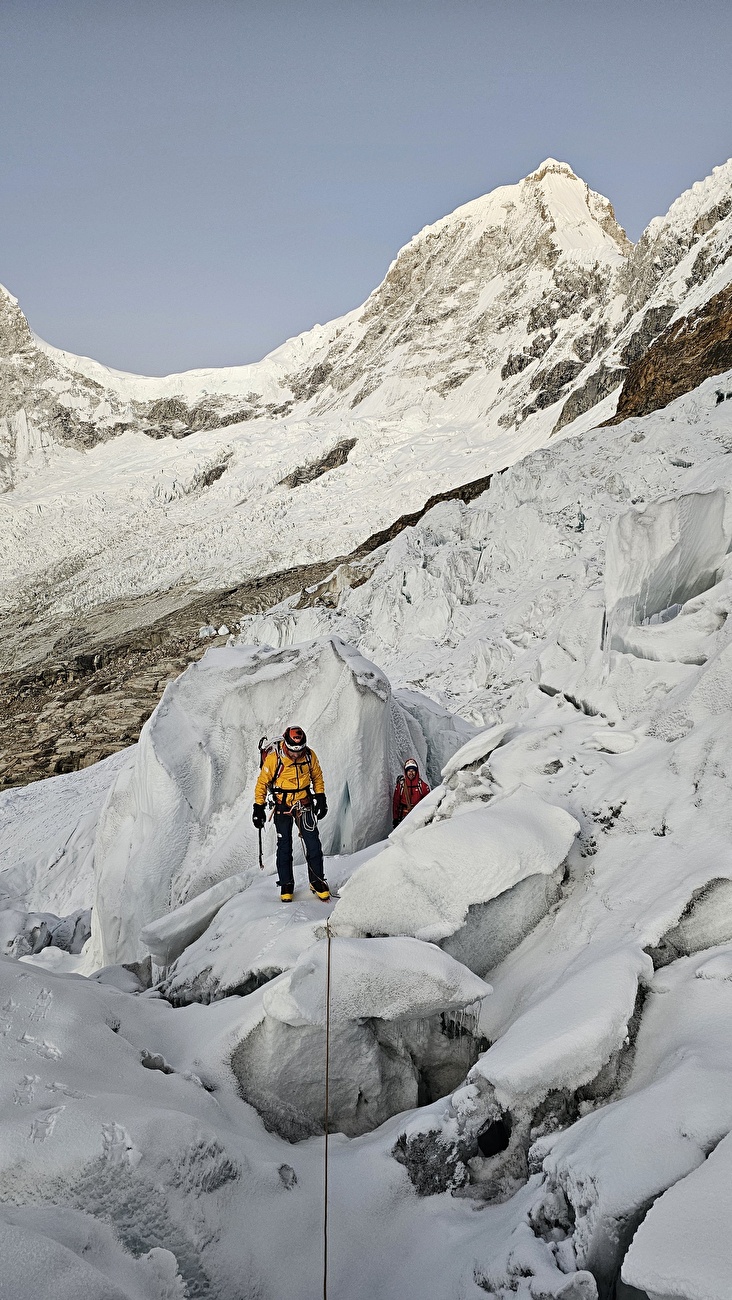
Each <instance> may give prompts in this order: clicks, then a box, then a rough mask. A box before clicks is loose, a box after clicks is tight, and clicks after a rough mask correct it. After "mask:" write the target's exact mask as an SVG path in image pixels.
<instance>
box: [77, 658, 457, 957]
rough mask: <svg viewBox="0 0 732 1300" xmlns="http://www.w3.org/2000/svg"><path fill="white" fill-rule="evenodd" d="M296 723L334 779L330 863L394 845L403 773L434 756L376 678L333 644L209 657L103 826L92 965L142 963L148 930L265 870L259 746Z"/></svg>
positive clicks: (169, 695)
mask: <svg viewBox="0 0 732 1300" xmlns="http://www.w3.org/2000/svg"><path fill="white" fill-rule="evenodd" d="M293 722H296V723H298V724H299V725H301V726H303V727H304V728H305V730H306V732H307V734H308V739H309V742H310V743H311V745H312V747H313V749H314V750H315V751H316V753H317V754H318V757H319V758H320V761H321V764H322V767H323V772H324V776H325V783H326V790H327V794H328V801H329V806H330V811H329V814H328V818H327V820H326V821H324V822H323V824H322V838H323V847H324V849H325V852H326V853H327V854H332V853H352V852H355V851H357V850H359V849H361V848H363V847H365V846H366V845H368V844H371V843H374V842H376V841H377V840H379V839H383V838H384V837H385V835H386V834H387V833H388V830H389V829H390V826H391V803H390V798H391V790H392V787H393V781H394V779H395V776H396V774H397V773H398V771H399V770H400V768H401V765H402V763H403V762H404V759H405V758H406V757H407V755H409V754H412V753H416V755H417V756H418V758H419V759H420V761H421V762H422V764H423V765H426V764H427V759H428V753H427V744H426V741H425V738H424V734H423V731H422V728H421V727H420V725H419V722H418V721H417V720H416V716H415V712H414V709H412V710H411V711H410V712H407V711H406V710H405V709H404V708H403V707H402V706H401V705H400V704H399V703H398V702H397V701H395V700H394V698H393V696H392V693H391V687H390V685H389V682H388V680H387V678H386V677H385V676H384V675H383V674H382V673H381V672H380V671H379V669H377V668H375V667H374V665H373V664H370V663H369V662H368V661H367V660H365V659H364V658H362V657H361V656H360V655H359V654H358V653H357V652H356V651H355V650H353V648H352V647H350V646H347V645H346V644H344V643H343V642H342V641H340V640H338V638H336V637H328V638H324V639H323V640H320V641H314V642H310V643H308V644H305V645H301V646H293V647H288V648H286V649H283V650H272V649H269V648H256V649H255V648H252V647H246V646H244V647H224V648H221V649H212V650H210V651H209V652H208V654H207V655H205V656H204V658H203V659H202V660H201V661H200V662H199V663H197V664H194V665H193V666H192V667H191V668H189V669H188V671H187V672H186V673H184V674H183V676H182V677H180V678H179V679H178V680H177V681H176V682H174V683H173V684H172V685H171V686H169V687H168V688H167V690H166V692H165V694H164V696H163V699H162V700H161V702H160V704H159V706H158V708H157V709H156V710H155V713H154V714H153V715H152V717H151V718H150V720H149V722H148V723H147V724H146V726H145V728H144V729H143V732H142V735H141V737H140V742H139V745H138V748H137V753H136V757H135V761H134V764H132V765H131V766H129V767H127V768H125V770H124V771H123V772H121V773H120V775H119V777H118V779H117V781H116V782H115V784H114V786H113V788H112V790H111V792H110V795H109V797H108V800H107V803H106V805H105V808H104V810H103V813H102V816H101V818H100V822H99V827H98V831H97V837H96V843H95V899H94V934H93V944H92V953H91V955H90V960H91V962H92V963H93V964H94V965H95V966H100V965H109V964H112V963H118V962H123V961H136V960H139V959H140V958H142V957H144V956H145V951H146V950H145V948H144V947H143V946H142V945H141V943H140V938H139V936H140V930H141V928H142V927H143V926H144V925H145V924H146V923H147V922H150V921H152V920H155V919H156V918H158V917H160V916H162V915H163V914H165V913H166V912H167V911H168V910H169V909H170V908H171V907H177V906H179V905H180V904H181V903H183V902H185V901H186V900H187V899H190V898H193V897H195V896H196V895H198V894H200V893H201V892H202V891H204V890H206V889H208V888H209V887H210V886H211V885H214V884H216V883H217V882H218V881H221V880H224V879H225V878H227V877H229V876H232V875H234V874H236V873H240V872H247V871H249V870H252V869H254V870H256V869H257V835H256V831H255V830H254V828H253V826H252V823H251V805H252V799H253V790H254V782H255V779H256V776H257V773H258V770H259V753H258V741H259V738H260V737H261V736H262V735H265V734H266V735H268V736H276V735H278V734H281V732H282V731H283V730H284V728H285V727H286V726H287V725H288V724H289V723H293ZM460 739H461V737H460V736H458V735H457V734H455V735H454V743H453V748H457V746H458V744H459V743H460Z"/></svg>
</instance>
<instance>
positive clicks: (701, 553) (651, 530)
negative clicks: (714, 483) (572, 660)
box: [605, 488, 728, 650]
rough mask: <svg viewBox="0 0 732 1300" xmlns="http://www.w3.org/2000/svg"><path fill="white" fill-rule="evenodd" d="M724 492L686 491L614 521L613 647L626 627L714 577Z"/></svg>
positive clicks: (609, 602)
mask: <svg viewBox="0 0 732 1300" xmlns="http://www.w3.org/2000/svg"><path fill="white" fill-rule="evenodd" d="M724 514H725V493H724V491H723V490H722V489H721V488H718V489H716V490H715V491H712V492H686V493H684V494H683V495H681V496H676V497H668V498H666V499H663V498H662V499H660V500H658V501H652V502H650V503H649V505H647V506H646V507H645V508H644V509H642V510H634V509H631V510H628V511H626V512H625V513H624V514H621V515H618V516H617V517H616V518H615V519H614V520H613V521H612V523H611V525H610V530H609V533H608V541H607V550H606V570H605V598H606V608H607V628H608V640H609V645H610V649H616V650H624V649H625V641H624V639H623V630H624V628H626V627H628V626H631V625H633V624H638V623H643V622H645V621H647V620H649V619H652V618H653V617H654V616H656V615H662V614H664V613H667V612H668V613H669V614H670V613H671V612H672V611H673V610H674V607H675V606H680V605H683V604H684V603H685V602H686V601H687V600H690V599H691V597H692V596H697V595H699V593H700V592H702V591H706V590H707V589H708V588H709V587H711V586H712V585H713V584H714V582H715V580H716V573H717V570H718V568H719V566H720V565H721V564H722V561H723V560H724V557H725V554H726V552H727V547H728V538H727V536H726V534H725V527H724Z"/></svg>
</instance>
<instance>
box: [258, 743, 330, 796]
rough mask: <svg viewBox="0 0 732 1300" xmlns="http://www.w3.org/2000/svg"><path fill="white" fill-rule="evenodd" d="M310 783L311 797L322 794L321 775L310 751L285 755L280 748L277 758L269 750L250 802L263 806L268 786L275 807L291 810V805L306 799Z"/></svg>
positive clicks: (275, 752)
mask: <svg viewBox="0 0 732 1300" xmlns="http://www.w3.org/2000/svg"><path fill="white" fill-rule="evenodd" d="M278 768H279V769H280V773H279V776H278V775H277V769H278ZM275 778H276V780H275ZM311 783H312V788H313V791H314V793H315V794H325V783H324V781H323V772H322V769H321V766H320V763H319V762H318V756H317V754H316V753H315V752H314V750H312V749H308V750H305V752H304V753H302V754H288V752H287V750H286V749H285V747H284V745H280V752H279V755H278V754H277V751H276V750H274V749H273V750H272V751H271V752H270V753H269V754H268V755H267V757H266V758H265V760H264V763H263V764H262V767H261V769H260V773H259V776H258V777H257V784H256V787H255V790H254V802H255V803H259V804H263V803H264V802H265V799H266V797H267V790H268V789H269V788H270V787H271V788H272V793H273V794H274V796H275V798H276V800H277V802H278V804H284V806H285V808H292V806H293V804H296V803H300V802H301V801H302V800H303V799H307V797H308V795H309V794H310V785H311Z"/></svg>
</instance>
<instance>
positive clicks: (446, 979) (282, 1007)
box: [263, 939, 491, 1025]
mask: <svg viewBox="0 0 732 1300" xmlns="http://www.w3.org/2000/svg"><path fill="white" fill-rule="evenodd" d="M331 946H332V956H331V981H332V994H331V1019H332V1020H333V1021H345V1020H362V1019H366V1018H368V1017H372V1016H374V1017H376V1018H378V1019H379V1020H403V1019H418V1018H420V1017H424V1016H432V1015H434V1014H435V1012H437V1011H452V1010H458V1009H460V1008H462V1007H465V1006H468V1004H469V1003H471V1002H475V1001H477V1000H478V999H480V998H484V997H486V996H487V995H488V994H489V993H490V991H491V990H490V985H489V984H486V983H485V982H484V981H483V980H482V979H479V978H478V976H477V975H473V974H472V972H471V971H469V970H468V969H467V968H466V967H465V966H462V965H461V964H460V962H457V961H455V959H454V958H453V957H449V956H448V955H447V953H444V952H441V950H440V949H439V948H436V947H435V946H434V944H428V943H422V942H420V940H419V939H333V940H332V945H331ZM327 951H328V948H327V942H326V940H322V941H321V942H320V943H318V944H316V945H315V946H314V947H311V948H309V949H308V950H307V951H306V952H304V953H303V954H302V956H301V957H300V959H299V960H298V962H297V964H296V965H295V966H294V967H293V969H292V970H291V971H290V973H289V975H288V976H287V977H286V978H285V979H283V980H277V981H276V982H275V983H273V984H270V985H269V987H268V988H267V989H265V993H264V998H263V1005H264V1009H265V1011H266V1012H267V1015H269V1016H272V1017H273V1018H274V1019H275V1020H281V1021H283V1022H284V1023H285V1024H288V1025H324V1024H325V984H326V965H327Z"/></svg>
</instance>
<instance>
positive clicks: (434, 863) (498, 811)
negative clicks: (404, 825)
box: [332, 742, 579, 941]
mask: <svg viewBox="0 0 732 1300" xmlns="http://www.w3.org/2000/svg"><path fill="white" fill-rule="evenodd" d="M470 743H471V744H472V743H473V742H470ZM578 830H579V825H578V823H577V822H576V821H575V819H574V817H572V816H571V815H570V814H569V813H568V812H565V810H564V809H563V808H559V807H556V806H555V805H553V804H548V803H545V802H544V800H542V799H539V798H538V797H537V796H536V795H534V794H532V793H531V791H529V790H528V789H526V788H520V789H518V790H516V791H514V793H513V794H510V795H506V796H505V797H502V798H495V799H492V800H491V801H490V802H489V803H487V804H485V805H479V806H478V807H469V808H468V810H467V811H465V812H460V814H459V815H457V816H454V817H451V818H450V819H449V820H445V821H437V822H432V823H430V824H429V825H427V826H419V827H418V828H417V829H416V830H415V831H414V832H413V833H411V834H404V835H402V836H401V837H400V838H399V839H398V840H397V841H395V842H394V843H390V844H389V845H388V846H387V847H386V848H385V849H384V851H383V852H382V853H380V854H378V855H377V857H375V858H373V859H372V860H371V862H368V863H366V865H365V866H363V867H361V868H360V869H359V870H358V871H357V872H355V873H354V875H353V876H352V877H351V879H350V880H349V881H348V882H347V883H346V884H345V885H344V886H343V889H342V891H341V898H340V901H339V902H338V903H337V904H336V907H335V910H334V912H333V919H332V925H333V929H334V932H335V933H339V934H344V935H345V934H351V935H358V934H386V935H400V934H401V935H413V936H414V937H416V938H418V939H425V940H432V941H438V940H440V939H445V938H447V936H448V935H451V934H454V933H455V931H456V930H458V929H459V928H460V927H461V926H462V925H463V923H464V921H465V918H466V916H467V913H468V909H469V908H470V907H472V906H473V905H474V904H476V903H485V902H487V901H488V900H489V899H491V898H495V897H497V895H498V894H501V893H503V892H504V890H507V889H511V888H512V886H513V885H516V884H517V883H518V882H519V881H520V880H524V879H526V877H527V876H533V875H551V874H552V873H553V872H554V871H556V869H557V867H558V866H559V865H560V864H561V863H562V862H563V861H564V859H565V857H566V856H567V853H568V852H569V849H570V847H571V845H572V841H573V840H574V837H575V835H576V834H577V832H578Z"/></svg>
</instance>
